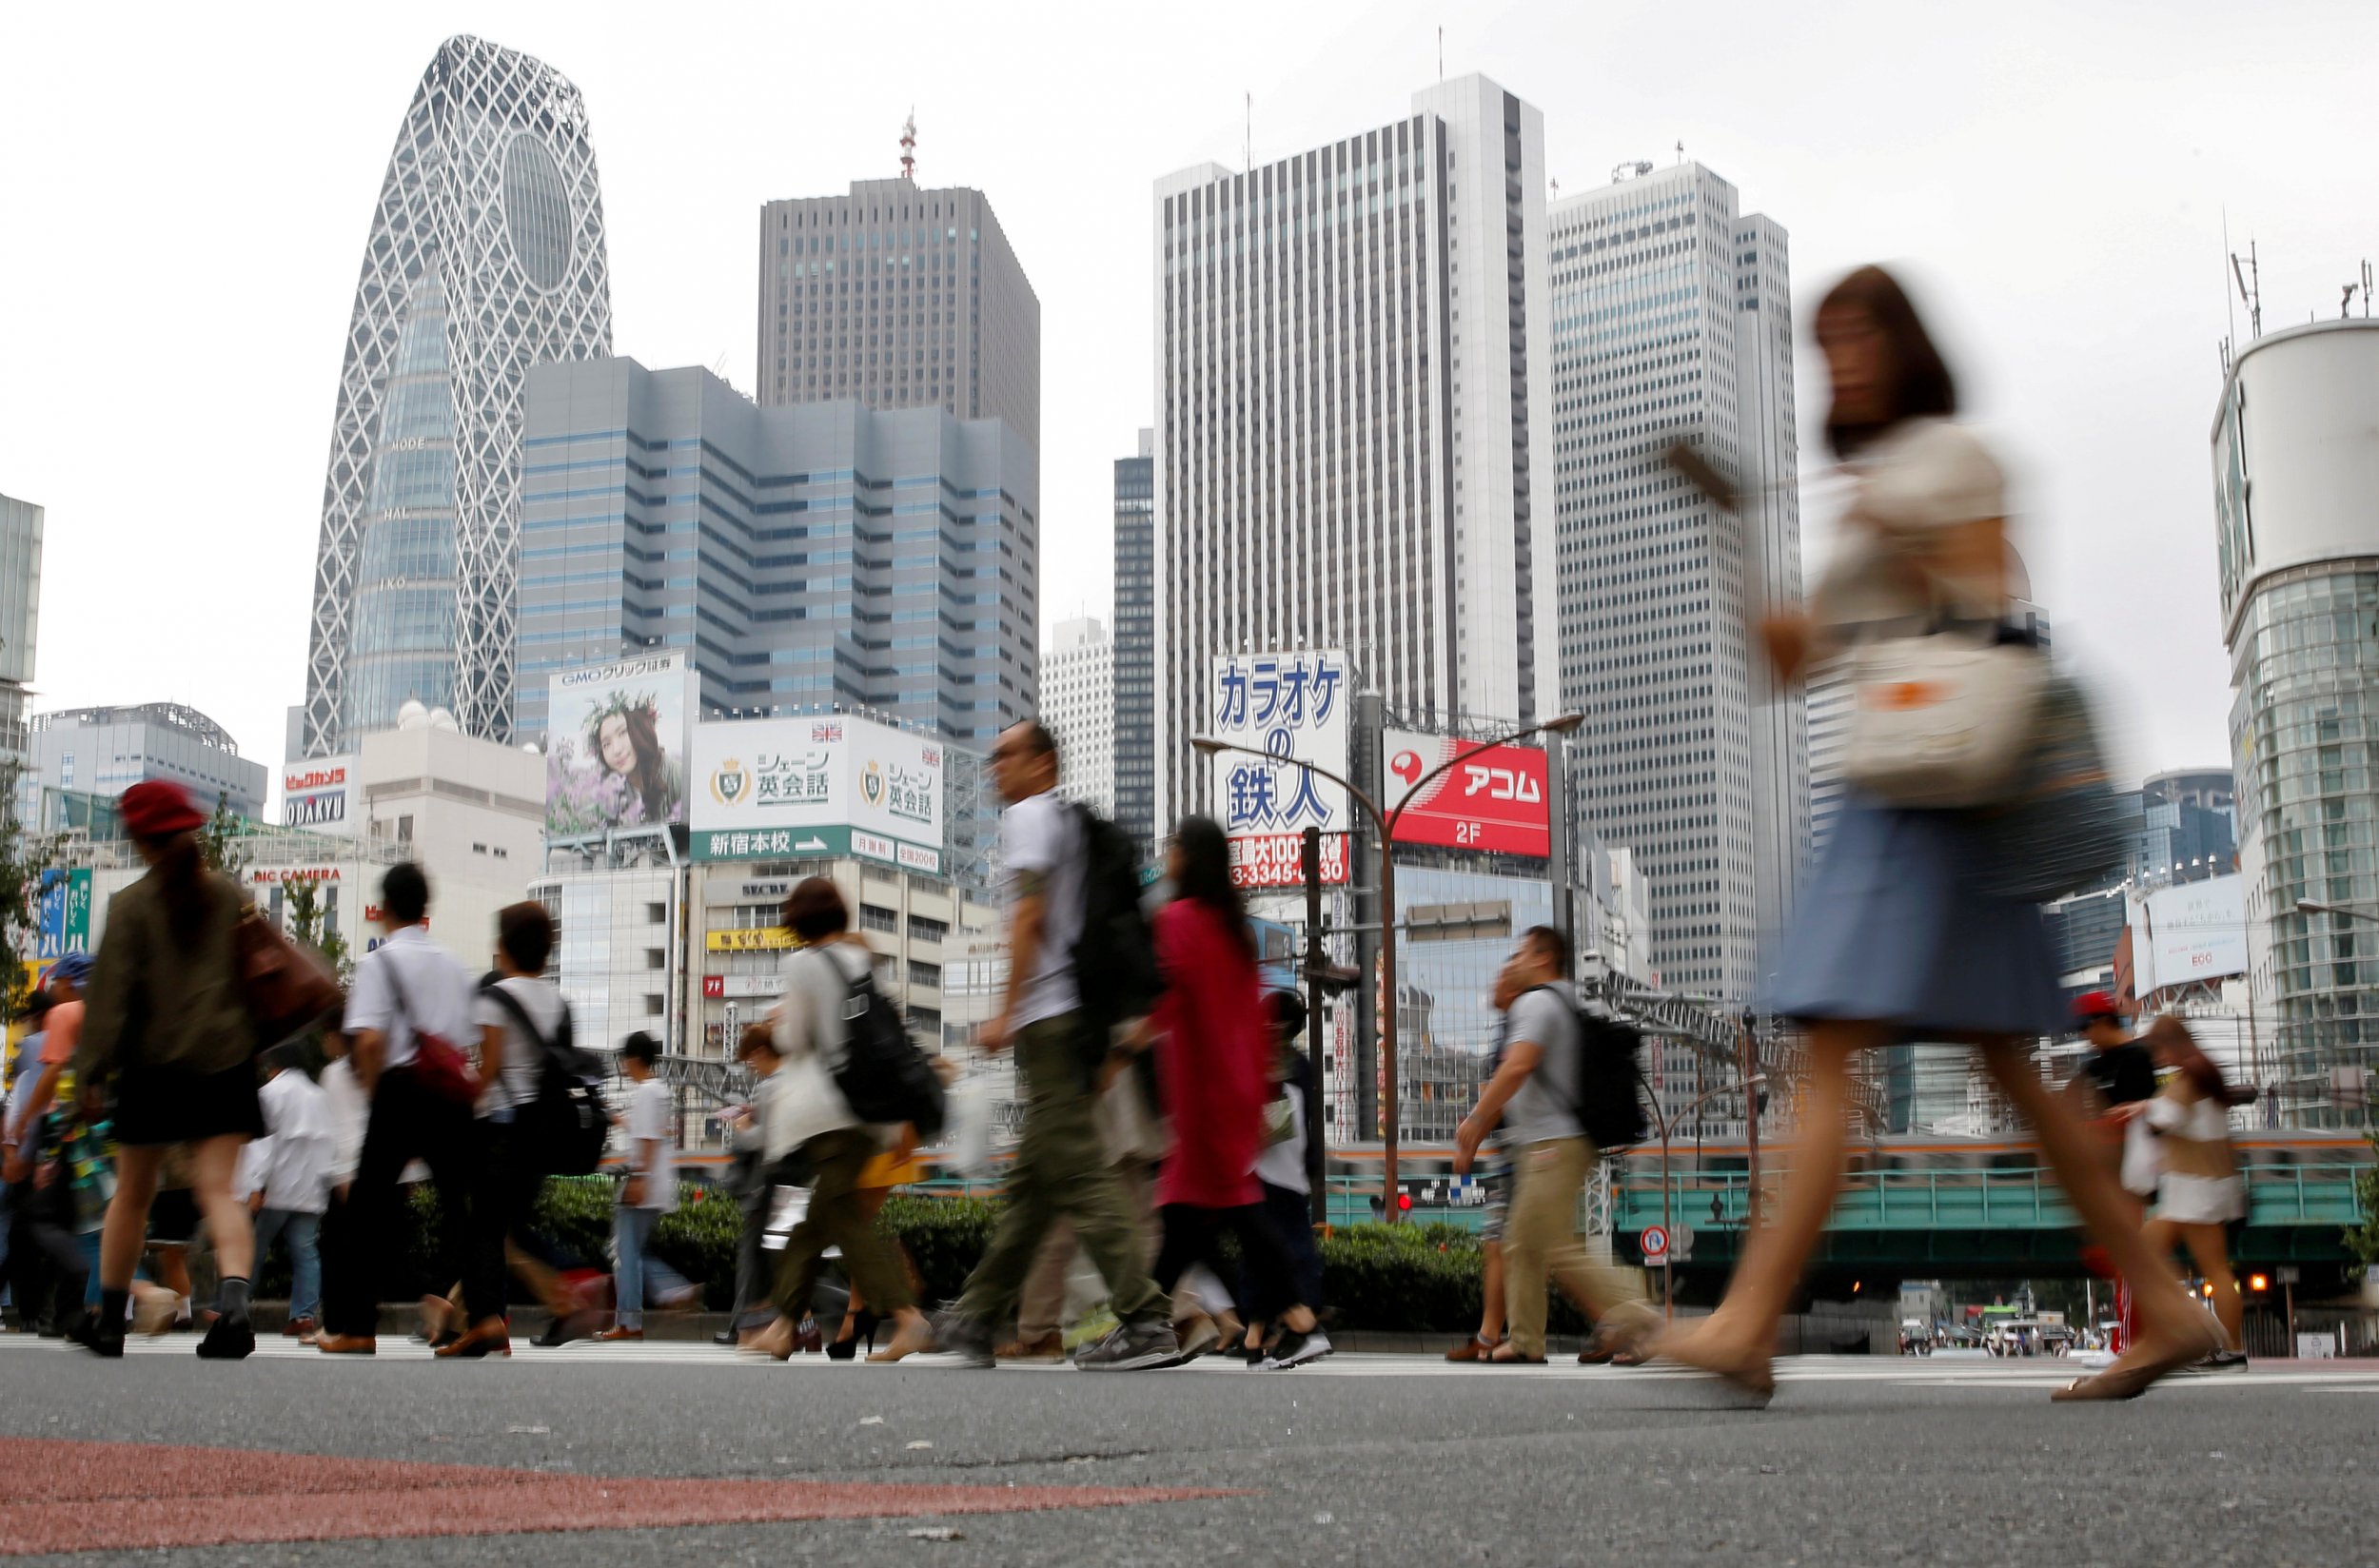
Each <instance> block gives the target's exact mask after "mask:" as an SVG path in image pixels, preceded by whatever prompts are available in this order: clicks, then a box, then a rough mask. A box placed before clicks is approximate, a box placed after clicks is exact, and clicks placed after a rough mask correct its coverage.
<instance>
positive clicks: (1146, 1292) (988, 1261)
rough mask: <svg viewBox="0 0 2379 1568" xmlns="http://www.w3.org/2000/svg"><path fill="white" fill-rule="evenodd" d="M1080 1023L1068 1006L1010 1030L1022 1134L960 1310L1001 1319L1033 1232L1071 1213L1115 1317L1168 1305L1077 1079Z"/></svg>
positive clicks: (1155, 1314) (1129, 1318) (1022, 1274)
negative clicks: (995, 1221)
mask: <svg viewBox="0 0 2379 1568" xmlns="http://www.w3.org/2000/svg"><path fill="white" fill-rule="evenodd" d="M1086 1027H1087V1024H1086V1022H1085V1020H1084V1019H1083V1018H1082V1016H1081V1014H1079V1013H1067V1014H1065V1015H1063V1016H1062V1017H1057V1018H1046V1019H1043V1020H1042V1021H1040V1022H1039V1023H1036V1024H1028V1025H1026V1026H1025V1027H1024V1028H1023V1029H1020V1030H1018V1031H1017V1033H1016V1038H1015V1047H1014V1049H1015V1052H1016V1076H1017V1078H1018V1080H1019V1082H1020V1085H1021V1087H1022V1088H1023V1089H1024V1093H1025V1109H1024V1136H1023V1137H1022V1138H1021V1139H1020V1140H1018V1142H1017V1145H1016V1159H1015V1164H1014V1165H1013V1166H1011V1167H1010V1170H1009V1173H1008V1193H1007V1197H1008V1207H1007V1209H1006V1211H1005V1212H1004V1213H1002V1214H1001V1215H1000V1217H999V1225H998V1227H997V1228H996V1229H994V1230H993V1232H992V1243H991V1245H990V1246H989V1247H987V1248H985V1249H984V1253H983V1261H982V1262H981V1263H979V1264H975V1268H974V1272H973V1274H972V1275H970V1276H968V1278H967V1288H966V1292H965V1294H964V1295H962V1296H961V1297H960V1298H959V1300H958V1312H959V1315H960V1316H962V1317H966V1318H971V1319H973V1320H974V1321H975V1322H978V1323H992V1324H1003V1323H1007V1321H1008V1320H1009V1318H1010V1316H1011V1315H1012V1314H1013V1313H1014V1312H1015V1310H1016V1300H1017V1297H1018V1295H1019V1293H1021V1292H1022V1290H1023V1289H1024V1284H1025V1281H1026V1279H1027V1278H1028V1277H1029V1276H1030V1275H1031V1274H1032V1261H1033V1258H1034V1257H1035V1255H1036V1254H1038V1252H1039V1251H1040V1246H1041V1238H1042V1237H1043V1236H1044V1235H1046V1234H1047V1233H1048V1231H1049V1229H1050V1227H1051V1226H1052V1225H1054V1224H1055V1223H1056V1222H1057V1221H1058V1220H1060V1219H1066V1220H1071V1221H1072V1223H1073V1231H1074V1236H1075V1238H1076V1239H1077V1240H1079V1241H1080V1242H1081V1244H1082V1249H1083V1250H1084V1251H1085V1252H1088V1253H1089V1254H1090V1255H1091V1264H1093V1265H1095V1266H1096V1267H1097V1269H1098V1271H1099V1275H1100V1277H1101V1278H1102V1279H1104V1280H1106V1282H1107V1295H1108V1300H1109V1301H1110V1302H1111V1303H1112V1304H1113V1306H1114V1309H1115V1316H1116V1317H1117V1318H1118V1319H1120V1320H1122V1321H1123V1322H1125V1323H1133V1322H1136V1321H1138V1320H1140V1319H1143V1318H1164V1317H1167V1316H1170V1313H1171V1310H1172V1308H1171V1304H1170V1303H1169V1302H1167V1301H1166V1299H1165V1293H1164V1292H1163V1291H1161V1290H1159V1289H1157V1288H1156V1283H1155V1282H1154V1281H1153V1280H1151V1279H1150V1278H1149V1269H1148V1251H1147V1247H1148V1240H1147V1235H1146V1233H1145V1232H1144V1231H1143V1230H1142V1228H1141V1225H1140V1217H1139V1215H1138V1214H1137V1213H1135V1212H1134V1211H1133V1208H1132V1205H1131V1199H1130V1197H1128V1196H1127V1195H1126V1193H1125V1191H1124V1185H1123V1182H1122V1180H1121V1179H1120V1178H1119V1177H1117V1175H1116V1174H1115V1169H1114V1167H1113V1166H1111V1165H1110V1164H1109V1163H1108V1159H1107V1149H1106V1146H1105V1144H1104V1143H1103V1142H1102V1141H1101V1139H1100V1136H1099V1128H1098V1120H1097V1117H1096V1115H1095V1109H1096V1107H1097V1104H1098V1096H1097V1093H1096V1091H1095V1090H1093V1089H1092V1088H1091V1086H1090V1085H1089V1084H1088V1083H1087V1082H1085V1079H1086V1078H1087V1077H1088V1073H1087V1072H1086V1070H1085V1068H1084V1066H1083V1064H1084V1063H1085V1062H1086V1061H1087V1060H1088V1059H1089V1058H1088V1056H1087V1053H1086V1052H1085V1050H1084V1049H1083V1048H1082V1046H1081V1045H1080V1044H1079V1041H1080V1037H1081V1031H1082V1030H1083V1029H1084V1028H1086Z"/></svg>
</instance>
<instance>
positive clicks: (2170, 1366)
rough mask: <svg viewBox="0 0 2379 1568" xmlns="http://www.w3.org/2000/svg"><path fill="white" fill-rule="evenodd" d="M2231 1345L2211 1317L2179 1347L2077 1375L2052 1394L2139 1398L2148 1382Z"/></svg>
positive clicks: (2071, 1398) (2068, 1398) (2072, 1399)
mask: <svg viewBox="0 0 2379 1568" xmlns="http://www.w3.org/2000/svg"><path fill="white" fill-rule="evenodd" d="M2229 1348H2230V1342H2229V1341H2228V1340H2226V1339H2224V1338H2223V1336H2222V1328H2221V1325H2220V1324H2218V1323H2215V1322H2214V1321H2213V1320H2212V1318H2207V1319H2206V1320H2205V1322H2204V1325H2203V1329H2202V1331H2201V1332H2200V1333H2197V1334H2193V1335H2192V1336H2191V1337H2190V1338H2189V1339H2188V1340H2186V1341H2184V1342H2183V1343H2182V1345H2181V1347H2180V1348H2179V1349H2177V1350H2174V1351H2172V1352H2170V1353H2169V1354H2167V1355H2164V1356H2161V1357H2159V1358H2157V1359H2156V1360H2154V1361H2153V1362H2138V1363H2136V1364H2134V1365H2132V1366H2110V1367H2108V1368H2107V1369H2106V1370H2105V1371H2104V1372H2101V1373H2099V1374H2098V1375H2097V1376H2096V1377H2094V1378H2077V1379H2075V1380H2074V1382H2070V1383H2067V1384H2066V1385H2065V1386H2064V1387H2063V1388H2059V1389H2055V1390H2052V1391H2051V1393H2050V1395H2049V1398H2050V1399H2052V1400H2055V1401H2056V1402H2057V1403H2059V1404H2069V1403H2077V1402H2082V1401H2098V1400H2135V1399H2137V1398H2139V1396H2140V1395H2142V1394H2145V1393H2146V1392H2148V1385H2149V1384H2151V1383H2153V1382H2155V1381H2156V1380H2157V1379H2158V1378H2161V1377H2164V1376H2165V1375H2166V1374H2168V1373H2172V1372H2178V1371H2179V1370H2180V1369H2181V1368H2182V1367H2185V1366H2194V1365H2196V1364H2197V1363H2198V1362H2201V1361H2203V1360H2205V1359H2206V1357H2207V1356H2209V1355H2212V1354H2213V1353H2215V1352H2217V1351H2222V1350H2227V1349H2229Z"/></svg>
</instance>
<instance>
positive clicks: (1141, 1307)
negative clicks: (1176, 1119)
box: [936, 719, 1181, 1371]
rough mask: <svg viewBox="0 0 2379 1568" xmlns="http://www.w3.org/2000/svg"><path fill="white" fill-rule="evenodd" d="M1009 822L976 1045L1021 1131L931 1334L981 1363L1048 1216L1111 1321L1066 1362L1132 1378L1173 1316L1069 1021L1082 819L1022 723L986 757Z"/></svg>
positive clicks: (1152, 1361) (1044, 749) (1078, 1007)
mask: <svg viewBox="0 0 2379 1568" xmlns="http://www.w3.org/2000/svg"><path fill="white" fill-rule="evenodd" d="M992 770H993V774H994V775H995V776H996V777H997V779H998V782H999V793H1000V796H1001V798H1003V799H1004V800H1006V801H1007V802H1008V810H1007V812H1006V813H1004V814H1003V815H1002V816H1001V818H1000V824H999V848H1000V858H1001V863H1002V865H1003V866H1004V867H1005V869H1006V875H1007V879H1008V888H1007V901H1008V993H1007V996H1006V998H1005V1000H1004V1002H1003V1004H1002V1006H1001V1008H1000V1011H999V1015H998V1016H997V1017H995V1018H993V1020H992V1021H991V1022H990V1023H988V1024H986V1025H984V1026H983V1030H982V1033H981V1035H980V1037H979V1040H978V1044H980V1045H981V1046H982V1047H983V1049H986V1050H992V1051H998V1050H1005V1049H1009V1048H1011V1047H1013V1048H1014V1049H1015V1053H1016V1076H1017V1080H1018V1082H1019V1084H1020V1085H1021V1086H1022V1087H1023V1088H1024V1091H1025V1118H1024V1133H1023V1136H1022V1137H1021V1138H1019V1139H1018V1140H1017V1143H1016V1158H1015V1163H1014V1165H1013V1166H1011V1167H1010V1171H1009V1177H1008V1206H1007V1208H1006V1210H1005V1211H1004V1212H1003V1213H1002V1214H1001V1216H1000V1221H999V1226H998V1228H997V1229H996V1230H994V1231H993V1233H992V1240H991V1245H989V1246H988V1247H986V1248H985V1249H984V1253H983V1261H982V1262H981V1263H979V1264H976V1265H975V1269H974V1272H973V1274H972V1275H970V1276H969V1277H968V1279H967V1287H966V1292H965V1294H964V1295H962V1296H961V1297H960V1298H959V1301H958V1304H957V1306H956V1307H955V1308H954V1309H953V1310H952V1311H951V1312H950V1313H949V1314H948V1315H947V1316H946V1317H945V1318H944V1320H943V1322H942V1323H940V1324H939V1325H938V1326H937V1329H936V1332H937V1334H938V1335H939V1337H940V1339H941V1342H942V1345H943V1347H944V1348H945V1349H948V1350H952V1351H954V1352H956V1353H957V1354H958V1355H959V1356H961V1357H962V1358H964V1359H965V1360H966V1362H968V1363H969V1364H971V1365H977V1366H989V1365H991V1364H993V1354H992V1351H993V1343H994V1339H995V1336H996V1335H997V1333H998V1331H999V1328H1000V1326H1001V1325H1002V1324H1004V1323H1007V1322H1008V1320H1009V1319H1010V1317H1011V1316H1013V1314H1014V1312H1015V1310H1016V1302H1017V1298H1018V1295H1019V1294H1020V1293H1021V1291H1022V1290H1023V1287H1024V1283H1025V1280H1026V1277H1027V1276H1028V1275H1029V1274H1030V1273H1031V1272H1032V1261H1033V1257H1034V1255H1035V1254H1036V1253H1037V1252H1038V1251H1039V1250H1040V1245H1041V1238H1042V1236H1043V1235H1044V1234H1045V1233H1046V1232H1047V1231H1048V1230H1049V1228H1050V1226H1051V1225H1052V1223H1053V1222H1055V1221H1056V1220H1057V1219H1059V1218H1060V1217H1063V1218H1066V1219H1070V1220H1072V1222H1073V1227H1074V1235H1075V1237H1076V1238H1077V1239H1078V1240H1079V1241H1080V1242H1081V1244H1082V1248H1083V1250H1084V1251H1085V1252H1087V1253H1089V1254H1090V1256H1091V1262H1092V1263H1093V1264H1097V1265H1098V1271H1099V1273H1100V1275H1101V1276H1102V1277H1104V1278H1105V1279H1106V1281H1107V1293H1108V1300H1109V1302H1110V1303H1111V1305H1112V1306H1113V1307H1114V1310H1115V1316H1116V1318H1117V1320H1118V1321H1119V1322H1120V1323H1121V1325H1122V1326H1121V1327H1119V1328H1118V1329H1117V1330H1116V1331H1115V1333H1113V1334H1111V1335H1110V1336H1109V1337H1108V1338H1107V1339H1106V1340H1103V1341H1101V1342H1099V1343H1098V1344H1097V1345H1095V1346H1088V1347H1085V1349H1084V1351H1083V1352H1082V1353H1081V1354H1080V1355H1079V1356H1077V1357H1076V1359H1075V1364H1076V1365H1078V1366H1080V1367H1083V1368H1084V1369H1085V1370H1099V1371H1131V1370H1135V1369H1138V1368H1142V1367H1156V1366H1167V1365H1171V1364H1173V1363H1175V1362H1178V1361H1179V1360H1180V1359H1181V1354H1180V1343H1179V1341H1178V1340H1177V1339H1176V1338H1175V1337H1174V1333H1173V1326H1172V1304H1171V1303H1170V1302H1168V1301H1167V1300H1166V1298H1165V1293H1164V1292H1163V1291H1162V1290H1159V1289H1158V1288H1157V1287H1156V1282H1155V1281H1154V1280H1151V1279H1150V1277H1149V1270H1148V1254H1147V1252H1146V1250H1145V1245H1144V1242H1143V1238H1142V1235H1141V1231H1140V1225H1139V1219H1138V1216H1137V1215H1136V1214H1134V1213H1133V1211H1132V1206H1131V1199H1130V1197H1129V1196H1127V1195H1126V1193H1125V1191H1124V1186H1123V1183H1122V1181H1121V1180H1120V1179H1119V1178H1118V1177H1117V1175H1116V1174H1115V1170H1114V1167H1113V1166H1111V1165H1110V1164H1109V1163H1108V1158H1107V1149H1106V1144H1105V1142H1104V1140H1102V1139H1101V1137H1100V1135H1099V1127H1098V1121H1097V1107H1098V1095H1097V1091H1096V1088H1095V1086H1094V1083H1093V1076H1094V1069H1095V1066H1096V1063H1097V1060H1098V1054H1099V1053H1100V1052H1099V1051H1094V1050H1093V1049H1092V1047H1093V1046H1094V1045H1095V1046H1097V1047H1098V1048H1100V1050H1101V1051H1103V1048H1104V1045H1105V1042H1104V1041H1097V1042H1093V1041H1090V1040H1087V1039H1086V1038H1085V1037H1084V1036H1085V1032H1086V1030H1088V1029H1091V1028H1093V1027H1094V1026H1093V1025H1092V1024H1091V1022H1090V1020H1089V1019H1088V1017H1087V1016H1086V1015H1085V1014H1084V1012H1083V1010H1082V992H1081V988H1080V987H1079V986H1078V985H1077V984H1076V981H1075V977H1074V956H1073V954H1074V947H1075V944H1076V943H1077V942H1079V941H1080V939H1081V935H1082V919H1083V913H1084V909H1085V897H1084V893H1085V879H1086V878H1087V877H1088V875H1089V873H1090V853H1089V852H1090V842H1089V838H1088V835H1087V833H1086V831H1085V823H1084V819H1083V815H1082V813H1079V812H1076V811H1072V810H1070V809H1068V807H1067V806H1066V804H1065V803H1064V802H1063V801H1061V800H1059V799H1058V798H1057V796H1056V795H1055V794H1053V793H1052V792H1053V791H1054V790H1055V789H1056V787H1057V743H1056V741H1055V740H1053V739H1052V738H1051V736H1050V733H1049V731H1047V730H1046V729H1044V728H1042V727H1041V725H1040V724H1039V723H1037V722H1035V721H1033V720H1031V719H1027V720H1025V721H1024V722H1023V723H1020V724H1014V725H1011V726H1010V727H1009V728H1008V729H1007V730H1005V731H1003V732H1002V733H1001V735H1000V737H999V740H998V742H997V744H996V745H994V746H993V749H992Z"/></svg>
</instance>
